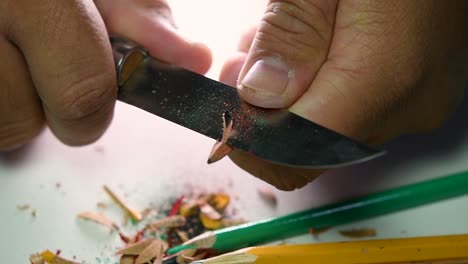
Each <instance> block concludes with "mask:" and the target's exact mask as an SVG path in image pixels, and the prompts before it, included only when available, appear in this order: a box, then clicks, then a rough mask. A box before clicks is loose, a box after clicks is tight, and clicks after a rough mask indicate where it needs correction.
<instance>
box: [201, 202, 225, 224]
mask: <svg viewBox="0 0 468 264" xmlns="http://www.w3.org/2000/svg"><path fill="white" fill-rule="evenodd" d="M200 212H201V214H203V215H205V216H207V217H208V218H210V219H212V220H221V219H222V218H223V216H222V215H221V214H220V213H218V211H216V210H215V209H214V208H213V207H212V206H211V205H209V204H203V205H202V206H200Z"/></svg>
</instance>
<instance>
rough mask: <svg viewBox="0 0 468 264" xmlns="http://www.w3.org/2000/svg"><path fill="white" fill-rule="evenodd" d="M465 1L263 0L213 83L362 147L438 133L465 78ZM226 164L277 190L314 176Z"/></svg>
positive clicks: (243, 157)
mask: <svg viewBox="0 0 468 264" xmlns="http://www.w3.org/2000/svg"><path fill="white" fill-rule="evenodd" d="M467 10H468V2H467V1H438V0H412V1H408V0H392V1H388V0H387V1H385V0H382V1H377V0H374V1H369V0H270V1H268V6H267V8H266V12H265V15H264V16H263V18H262V19H261V21H260V23H259V24H258V28H257V30H256V31H252V32H251V33H250V34H247V35H246V36H245V37H244V38H243V40H242V44H241V46H240V51H241V53H239V54H237V55H236V56H233V57H232V58H231V59H230V60H228V61H227V63H226V64H225V66H224V68H223V70H222V74H221V76H220V80H221V81H223V82H225V83H228V84H231V85H233V86H237V87H238V88H239V93H240V96H241V97H242V99H244V100H245V101H247V102H248V103H251V104H253V105H256V106H260V107H264V108H288V109H289V110H290V111H291V112H293V113H296V114H298V115H300V116H302V117H304V118H307V119H309V120H312V121H314V122H316V123H318V124H321V125H322V126H325V127H328V128H330V129H332V130H335V131H337V132H339V133H341V134H344V135H346V136H348V137H351V138H354V139H357V140H360V141H363V142H367V143H369V144H376V143H382V142H385V141H387V140H390V139H392V138H394V137H397V136H399V135H403V134H409V133H420V132H426V131H430V130H432V129H434V128H436V127H439V126H440V125H442V124H443V122H444V121H445V120H446V119H447V118H448V117H449V116H450V115H451V113H452V112H453V111H454V110H455V109H456V108H457V105H458V104H459V102H460V101H461V99H462V97H463V93H464V89H465V87H466V83H467V81H468V75H467V69H468V67H467V65H468V46H467V43H468V27H467V25H468V19H467V18H468V16H467ZM230 157H231V159H232V160H233V161H234V162H235V163H236V164H237V165H239V166H240V167H242V168H243V169H245V170H246V171H248V172H250V173H251V174H253V175H255V176H257V177H259V178H261V179H263V180H265V181H267V182H269V183H271V184H273V185H275V186H276V187H278V188H280V189H283V190H293V189H296V188H300V187H302V186H304V185H306V184H307V183H308V182H310V181H312V180H314V179H315V178H316V177H317V176H318V175H320V174H321V173H322V171H316V170H308V169H303V168H294V167H288V166H282V165H278V164H272V163H269V162H266V161H264V160H261V159H258V158H257V157H254V156H252V155H249V154H245V153H242V152H240V151H234V152H232V153H231V154H230Z"/></svg>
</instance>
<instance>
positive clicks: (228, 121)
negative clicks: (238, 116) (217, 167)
mask: <svg viewBox="0 0 468 264" xmlns="http://www.w3.org/2000/svg"><path fill="white" fill-rule="evenodd" d="M233 125H234V124H233V121H232V118H231V116H230V115H229V112H225V113H224V114H223V138H222V139H221V141H218V142H216V143H215V145H214V146H213V149H212V150H211V153H210V156H209V157H208V164H211V163H214V162H216V161H218V160H220V159H222V158H224V157H225V156H226V155H228V154H229V153H230V152H231V151H232V150H233V148H232V147H231V146H229V145H228V144H227V141H228V139H229V137H230V136H231V134H232V129H233Z"/></svg>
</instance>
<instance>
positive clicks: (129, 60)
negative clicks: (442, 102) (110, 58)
mask: <svg viewBox="0 0 468 264" xmlns="http://www.w3.org/2000/svg"><path fill="white" fill-rule="evenodd" d="M110 40H111V44H112V48H113V55H114V59H115V64H116V70H117V78H118V86H119V92H118V97H117V98H118V100H119V101H122V102H124V103H127V104H130V105H133V106H135V107H138V108H140V109H143V110H145V111H147V112H150V113H152V114H154V115H157V116H159V117H162V118H164V119H167V120H169V121H172V122H174V123H176V124H179V125H181V126H183V127H186V128H188V129H191V130H193V131H195V132H198V133H200V134H203V135H205V136H208V137H210V138H212V139H215V140H216V141H221V139H222V138H223V117H224V116H226V115H228V116H229V117H230V121H231V122H232V124H233V131H232V133H231V134H230V135H229V138H228V139H227V144H228V145H229V146H230V147H233V148H235V149H238V150H241V151H244V152H247V153H250V154H252V155H255V156H257V157H258V158H261V159H264V160H267V161H269V162H272V163H276V164H282V165H287V166H292V167H303V168H334V167H340V166H345V165H350V164H354V163H359V162H364V161H367V160H370V159H373V158H375V157H378V156H380V155H382V154H383V153H384V151H382V150H378V149H375V148H372V147H370V146H367V145H365V144H363V143H360V142H358V141H355V140H353V139H351V138H348V137H346V136H343V135H341V134H339V133H337V132H334V131H332V130H330V129H327V128H325V127H323V126H320V125H318V124H316V123H314V122H311V121H309V120H307V119H304V118H302V117H300V116H298V115H296V114H294V113H291V112H289V111H288V110H285V109H264V108H259V107H255V106H253V105H250V104H248V103H246V102H244V101H243V100H242V99H241V98H240V97H239V94H238V92H237V90H236V89H235V88H233V87H231V86H228V85H225V84H223V83H221V82H217V81H215V80H212V79H209V78H207V77H205V76H203V75H200V74H197V73H194V72H191V71H188V70H186V69H183V68H180V67H177V66H175V65H171V64H168V63H165V62H162V61H160V60H157V59H155V58H153V57H151V56H150V55H149V54H148V52H147V51H145V49H144V48H142V47H141V46H139V45H138V44H136V43H134V42H132V41H129V40H127V39H124V38H120V37H115V36H111V37H110Z"/></svg>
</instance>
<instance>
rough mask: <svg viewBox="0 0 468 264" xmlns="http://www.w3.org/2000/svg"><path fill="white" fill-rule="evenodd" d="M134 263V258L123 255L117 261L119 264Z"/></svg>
mask: <svg viewBox="0 0 468 264" xmlns="http://www.w3.org/2000/svg"><path fill="white" fill-rule="evenodd" d="M134 263H135V257H134V256H128V255H123V256H122V257H121V258H120V261H119V264H134Z"/></svg>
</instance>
